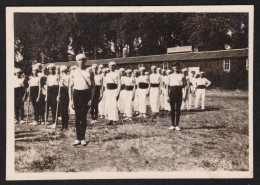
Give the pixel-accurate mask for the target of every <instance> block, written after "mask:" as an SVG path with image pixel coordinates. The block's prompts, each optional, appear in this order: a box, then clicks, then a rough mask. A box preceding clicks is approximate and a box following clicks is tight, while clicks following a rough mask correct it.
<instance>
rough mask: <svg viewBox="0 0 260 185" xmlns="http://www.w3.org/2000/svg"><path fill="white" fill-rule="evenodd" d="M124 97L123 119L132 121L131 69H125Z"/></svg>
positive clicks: (132, 90) (133, 84) (132, 93)
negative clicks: (124, 116) (124, 115)
mask: <svg viewBox="0 0 260 185" xmlns="http://www.w3.org/2000/svg"><path fill="white" fill-rule="evenodd" d="M124 80H125V99H124V108H125V114H126V118H125V119H124V120H125V121H127V120H128V121H132V117H133V100H134V98H135V81H134V78H133V77H132V70H131V69H128V70H126V77H125V79H124Z"/></svg>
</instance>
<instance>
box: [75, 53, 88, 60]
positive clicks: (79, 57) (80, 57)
mask: <svg viewBox="0 0 260 185" xmlns="http://www.w3.org/2000/svg"><path fill="white" fill-rule="evenodd" d="M82 58H87V57H86V55H85V54H83V53H80V54H78V55H77V56H76V61H78V60H79V59H82Z"/></svg>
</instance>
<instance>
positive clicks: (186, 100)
mask: <svg viewBox="0 0 260 185" xmlns="http://www.w3.org/2000/svg"><path fill="white" fill-rule="evenodd" d="M182 72H183V74H184V78H185V80H186V86H185V87H184V88H183V95H184V96H185V97H183V99H182V105H181V110H184V109H185V107H186V109H187V110H189V109H190V105H189V96H188V93H186V92H189V90H190V83H189V80H190V79H189V76H188V73H189V71H188V70H187V69H184V70H182Z"/></svg>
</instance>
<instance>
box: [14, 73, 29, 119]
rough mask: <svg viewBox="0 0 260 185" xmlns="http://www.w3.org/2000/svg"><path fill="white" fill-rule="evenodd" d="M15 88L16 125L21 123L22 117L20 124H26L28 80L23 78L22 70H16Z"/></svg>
mask: <svg viewBox="0 0 260 185" xmlns="http://www.w3.org/2000/svg"><path fill="white" fill-rule="evenodd" d="M15 73H16V76H15V81H14V82H15V86H14V97H15V102H14V103H15V123H18V122H19V117H21V121H20V124H23V123H24V120H23V119H24V101H25V96H26V86H27V84H26V80H25V78H24V77H23V76H22V70H21V69H19V68H17V69H15Z"/></svg>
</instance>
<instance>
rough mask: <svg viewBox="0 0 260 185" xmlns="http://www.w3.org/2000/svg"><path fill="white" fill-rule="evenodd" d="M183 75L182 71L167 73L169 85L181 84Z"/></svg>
mask: <svg viewBox="0 0 260 185" xmlns="http://www.w3.org/2000/svg"><path fill="white" fill-rule="evenodd" d="M183 79H184V75H183V74H182V73H172V74H170V75H169V83H168V84H169V85H170V86H183Z"/></svg>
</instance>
